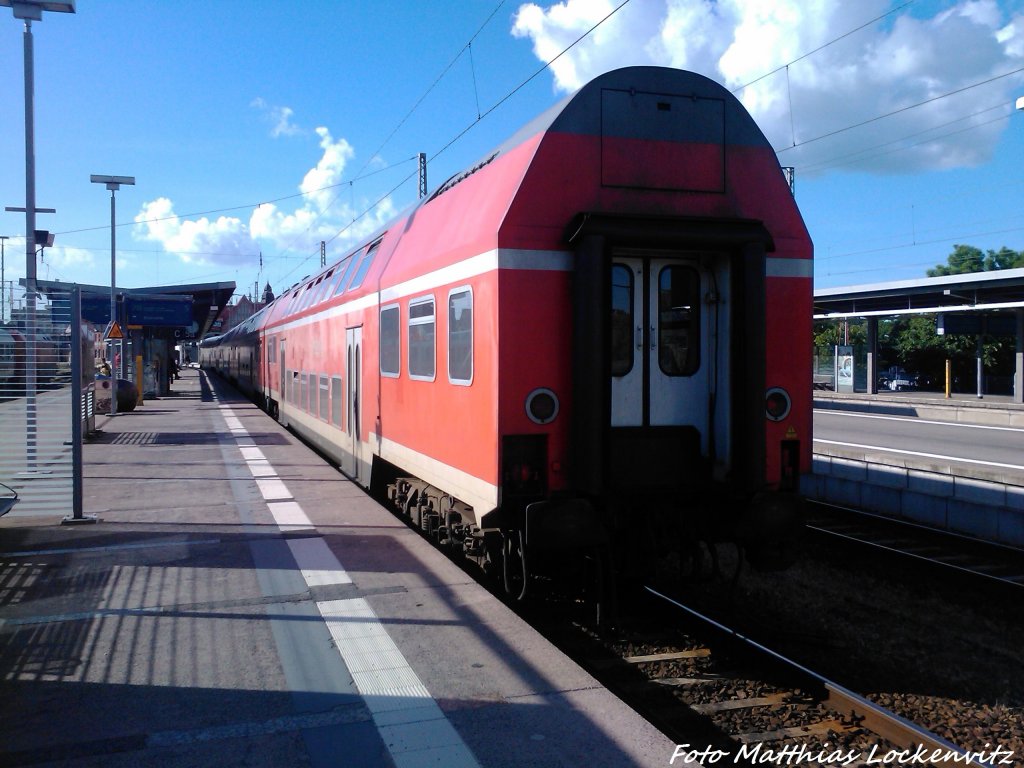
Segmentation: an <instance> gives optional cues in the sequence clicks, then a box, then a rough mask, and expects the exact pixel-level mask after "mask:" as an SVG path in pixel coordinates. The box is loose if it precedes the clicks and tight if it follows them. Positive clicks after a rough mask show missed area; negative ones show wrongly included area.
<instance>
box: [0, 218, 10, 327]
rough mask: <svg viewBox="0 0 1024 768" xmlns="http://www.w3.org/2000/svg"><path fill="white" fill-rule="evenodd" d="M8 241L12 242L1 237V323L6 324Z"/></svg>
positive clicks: (3, 236) (5, 237) (5, 236)
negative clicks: (6, 252) (5, 273)
mask: <svg viewBox="0 0 1024 768" xmlns="http://www.w3.org/2000/svg"><path fill="white" fill-rule="evenodd" d="M7 240H10V238H9V237H8V236H7V235H0V323H3V322H4V317H5V316H6V315H7V312H6V309H7V305H6V304H5V302H6V299H5V298H4V291H5V290H6V285H7V282H6V281H5V280H4V246H5V245H7V242H6V241H7Z"/></svg>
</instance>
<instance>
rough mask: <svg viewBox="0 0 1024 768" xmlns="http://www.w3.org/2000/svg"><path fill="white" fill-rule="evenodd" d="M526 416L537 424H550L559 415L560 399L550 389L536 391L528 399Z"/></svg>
mask: <svg viewBox="0 0 1024 768" xmlns="http://www.w3.org/2000/svg"><path fill="white" fill-rule="evenodd" d="M526 415H527V416H529V417H530V421H533V422H535V423H537V424H550V423H551V422H552V421H554V420H555V417H556V416H557V415H558V397H557V396H556V395H555V393H554V392H552V391H551V390H550V389H545V388H543V387H542V388H540V389H535V390H533V392H531V393H530V394H529V395H528V396H527V397H526Z"/></svg>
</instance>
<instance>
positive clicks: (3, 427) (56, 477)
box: [0, 285, 95, 518]
mask: <svg viewBox="0 0 1024 768" xmlns="http://www.w3.org/2000/svg"><path fill="white" fill-rule="evenodd" d="M72 289H73V286H70V285H69V286H68V290H67V291H66V292H61V293H56V294H55V293H50V294H48V295H46V296H42V295H39V296H37V297H36V298H35V301H34V302H32V301H28V300H27V297H26V296H25V293H24V289H23V288H21V289H19V288H17V287H16V288H15V289H14V291H13V292H12V294H13V295H11V296H10V297H9V298H11V299H12V300H10V301H6V302H5V303H4V311H3V317H0V514H3V513H5V512H9V513H10V514H14V515H18V516H22V515H54V514H62V515H67V516H70V517H75V518H81V478H82V470H81V443H82V436H83V434H87V433H88V432H90V431H92V430H93V429H94V426H95V410H94V392H93V386H92V378H93V377H92V356H93V352H92V346H93V343H94V341H93V335H92V333H91V332H90V331H89V329H87V328H84V327H83V326H82V322H81V303H80V300H79V298H78V295H77V294H78V292H77V290H72ZM33 304H34V311H32V309H30V308H31V307H32V306H33Z"/></svg>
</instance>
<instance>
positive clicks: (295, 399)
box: [288, 371, 299, 406]
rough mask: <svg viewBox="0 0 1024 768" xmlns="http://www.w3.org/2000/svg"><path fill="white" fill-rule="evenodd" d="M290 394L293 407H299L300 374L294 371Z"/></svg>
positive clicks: (289, 389)
mask: <svg viewBox="0 0 1024 768" xmlns="http://www.w3.org/2000/svg"><path fill="white" fill-rule="evenodd" d="M288 392H289V393H290V394H291V396H292V405H294V406H298V404H299V372H298V371H292V384H291V386H290V387H289V388H288Z"/></svg>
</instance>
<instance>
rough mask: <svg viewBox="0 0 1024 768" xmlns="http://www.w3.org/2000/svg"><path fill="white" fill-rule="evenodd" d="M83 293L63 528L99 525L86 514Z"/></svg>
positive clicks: (76, 300)
mask: <svg viewBox="0 0 1024 768" xmlns="http://www.w3.org/2000/svg"><path fill="white" fill-rule="evenodd" d="M84 365H85V361H84V360H83V359H82V289H81V288H78V287H77V286H76V287H75V288H73V289H72V291H71V498H72V502H71V510H72V511H71V514H70V515H67V516H66V517H64V519H63V520H61V525H75V524H80V523H95V522H97V521H98V520H99V518H97V517H96V515H84V514H82V416H83V410H84V403H83V400H82V392H83V387H82V384H83V380H84V378H85V376H84V374H83V371H82V368H83V366H84Z"/></svg>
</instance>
